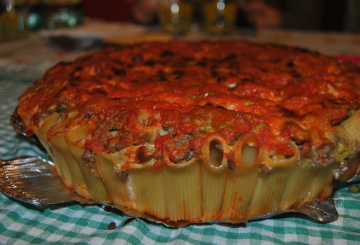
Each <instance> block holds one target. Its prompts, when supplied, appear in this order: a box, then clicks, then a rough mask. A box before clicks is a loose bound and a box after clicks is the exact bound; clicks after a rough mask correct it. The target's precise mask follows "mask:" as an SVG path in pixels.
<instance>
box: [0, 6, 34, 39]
mask: <svg viewBox="0 0 360 245" xmlns="http://www.w3.org/2000/svg"><path fill="white" fill-rule="evenodd" d="M28 15H29V1H28V0H0V41H7V40H14V39H17V38H23V37H26V36H27V35H28V27H27V18H28Z"/></svg>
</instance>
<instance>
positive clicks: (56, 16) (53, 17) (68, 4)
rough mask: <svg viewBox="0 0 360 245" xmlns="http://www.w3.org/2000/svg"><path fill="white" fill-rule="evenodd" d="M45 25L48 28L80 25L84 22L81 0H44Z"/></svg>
mask: <svg viewBox="0 0 360 245" xmlns="http://www.w3.org/2000/svg"><path fill="white" fill-rule="evenodd" d="M44 6H45V26H46V27H47V28H49V29H55V28H68V27H75V26H80V25H82V24H83V22H84V11H83V2H82V0H44Z"/></svg>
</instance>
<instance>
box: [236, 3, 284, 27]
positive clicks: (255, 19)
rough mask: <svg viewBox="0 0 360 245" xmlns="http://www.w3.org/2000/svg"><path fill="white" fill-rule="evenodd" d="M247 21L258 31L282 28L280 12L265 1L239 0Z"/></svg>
mask: <svg viewBox="0 0 360 245" xmlns="http://www.w3.org/2000/svg"><path fill="white" fill-rule="evenodd" d="M238 4H239V6H240V8H241V9H242V10H243V12H244V14H245V17H246V19H247V20H248V21H249V22H250V23H251V24H253V25H254V26H255V28H257V29H261V28H265V27H270V28H276V27H280V26H281V16H280V12H279V11H278V10H277V9H275V8H272V7H270V6H269V5H267V4H266V3H265V2H264V1H263V0H238Z"/></svg>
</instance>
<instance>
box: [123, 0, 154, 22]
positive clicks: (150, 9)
mask: <svg viewBox="0 0 360 245" xmlns="http://www.w3.org/2000/svg"><path fill="white" fill-rule="evenodd" d="M128 1H129V2H131V3H132V4H133V8H132V14H133V18H134V19H135V20H136V21H138V22H140V23H143V24H147V23H151V22H153V21H154V20H155V18H156V15H157V0H128Z"/></svg>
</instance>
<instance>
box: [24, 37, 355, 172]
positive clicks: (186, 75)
mask: <svg viewBox="0 0 360 245" xmlns="http://www.w3.org/2000/svg"><path fill="white" fill-rule="evenodd" d="M359 108H360V73H359V69H358V68H357V67H355V66H354V65H351V64H343V63H341V62H339V61H338V60H337V59H335V58H332V57H327V56H324V55H321V54H319V53H316V52H310V51H308V50H305V49H299V48H293V47H285V46H279V45H270V44H261V43H260V44H257V43H251V42H244V41H235V40H232V41H217V42H211V41H203V42H168V43H143V44H136V45H130V46H124V47H116V48H108V49H105V50H103V51H100V52H96V53H93V54H90V55H87V56H84V57H80V58H79V59H77V60H76V61H75V62H71V63H64V62H63V63H59V64H57V65H56V66H54V67H53V68H51V69H50V70H48V71H47V72H46V74H45V75H44V77H42V78H41V79H39V80H37V81H36V82H35V83H34V85H33V86H32V87H31V88H29V89H28V90H27V91H25V92H24V93H23V95H22V96H21V97H20V98H19V114H20V116H21V118H22V119H23V121H24V124H25V126H26V127H27V132H28V134H31V133H32V131H35V132H37V131H38V127H39V125H41V121H42V120H43V119H44V118H47V117H49V116H50V115H52V114H54V113H58V114H60V117H61V121H62V122H66V123H65V124H66V127H65V128H64V129H62V130H64V131H71V129H74V128H76V127H79V125H81V127H85V128H87V130H86V133H87V135H86V143H85V144H84V145H83V146H82V147H83V148H84V150H86V151H93V150H94V151H97V152H101V153H105V154H113V153H116V152H120V151H122V150H123V149H132V148H134V147H132V146H144V147H135V148H136V149H137V150H136V151H135V152H134V151H130V150H129V151H128V152H127V153H126V154H127V155H126V154H125V155H126V158H127V159H130V160H129V161H128V162H127V163H126V164H125V165H124V166H122V168H123V169H126V168H130V167H131V165H134V164H135V165H138V164H142V163H143V162H148V161H149V159H152V161H153V162H155V164H154V166H155V167H154V166H153V168H156V166H157V167H159V166H161V164H163V163H164V164H166V165H168V166H171V165H173V164H174V163H179V162H184V161H190V159H194V158H198V159H199V158H202V157H203V156H202V153H203V150H202V149H203V148H204V147H203V146H204V144H209V137H210V138H216V137H220V138H221V140H218V141H217V142H218V143H221V144H220V145H222V146H220V147H222V148H223V149H224V148H226V147H225V146H226V145H230V146H233V145H234V144H236V142H237V141H238V140H239V139H241V136H243V135H247V134H252V135H255V136H254V137H255V138H256V143H257V146H258V147H260V148H263V149H264V151H266V152H268V153H269V154H268V155H269V158H270V157H271V159H277V158H279V157H280V159H281V158H292V157H293V156H294V155H298V154H301V155H302V156H310V157H311V158H312V160H313V161H314V162H316V163H319V164H322V165H326V164H327V163H328V162H329V161H330V162H331V158H332V157H331V156H330V154H327V153H326V154H318V152H319V151H321V150H323V149H326V148H328V149H330V150H334V149H337V147H338V146H337V143H338V139H337V137H336V135H335V133H334V132H335V131H334V128H335V126H336V125H338V124H339V123H340V122H342V121H344V120H345V119H346V118H347V117H348V114H349V112H350V113H353V112H354V111H355V110H358V109H359ZM49 132H52V133H51V134H48V135H47V137H48V140H51V138H52V137H56V133H57V132H56V131H55V130H53V131H51V129H50V130H49ZM294 143H296V144H297V146H298V148H299V149H300V153H298V149H296V150H295V151H294V148H296V147H294ZM146 144H151V145H152V146H153V147H146V146H145V145H146ZM300 146H301V147H300ZM231 149H233V148H232V147H231ZM322 153H323V152H322ZM224 155H225V157H226V158H229V161H230V162H231V159H232V156H233V155H234V153H233V152H231V151H230V152H229V153H226V154H225V153H224ZM270 155H271V156H270ZM274 155H275V156H276V157H275V158H273V156H274ZM164 156H165V157H164ZM164 159H165V160H164ZM329 159H330V160H329Z"/></svg>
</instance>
